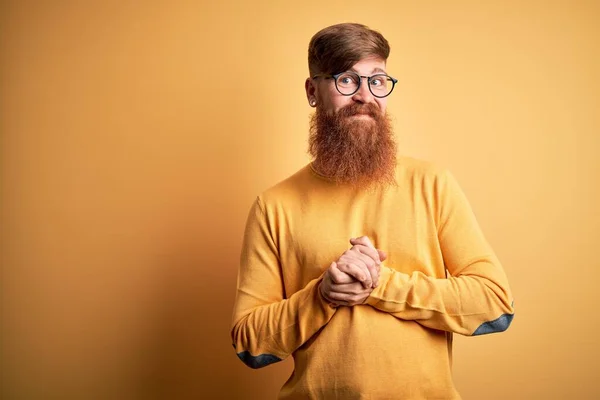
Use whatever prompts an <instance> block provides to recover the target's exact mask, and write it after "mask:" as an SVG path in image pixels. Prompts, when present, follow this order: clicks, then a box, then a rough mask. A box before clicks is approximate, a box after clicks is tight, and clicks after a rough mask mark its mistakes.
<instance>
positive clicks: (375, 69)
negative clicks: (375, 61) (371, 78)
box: [350, 67, 387, 75]
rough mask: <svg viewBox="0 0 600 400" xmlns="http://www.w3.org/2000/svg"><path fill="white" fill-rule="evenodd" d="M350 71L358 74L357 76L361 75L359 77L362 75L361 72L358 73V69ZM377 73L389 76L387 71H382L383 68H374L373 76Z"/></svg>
mask: <svg viewBox="0 0 600 400" xmlns="http://www.w3.org/2000/svg"><path fill="white" fill-rule="evenodd" d="M350 71H352V72H356V73H357V74H359V75H360V73H359V72H358V71H357V70H356V69H354V68H350ZM376 72H377V73H382V74H387V72H385V70H383V69H381V68H379V67H377V68H374V69H373V70H372V71H371V75H372V74H373V73H376Z"/></svg>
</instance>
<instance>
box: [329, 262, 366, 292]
mask: <svg viewBox="0 0 600 400" xmlns="http://www.w3.org/2000/svg"><path fill="white" fill-rule="evenodd" d="M337 267H338V268H339V270H340V271H342V272H345V273H347V274H348V275H351V276H353V277H354V278H355V279H356V280H357V281H359V282H361V283H362V284H363V286H364V287H370V286H371V285H372V284H373V281H372V279H371V273H370V272H369V270H368V269H367V266H366V265H365V264H364V263H362V262H361V261H360V260H358V259H356V260H353V261H352V262H347V263H346V262H344V263H343V264H338V265H337Z"/></svg>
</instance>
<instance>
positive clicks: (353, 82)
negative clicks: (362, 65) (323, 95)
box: [335, 72, 360, 95]
mask: <svg viewBox="0 0 600 400" xmlns="http://www.w3.org/2000/svg"><path fill="white" fill-rule="evenodd" d="M359 82H360V77H359V76H358V75H357V74H355V73H353V72H344V73H343V74H341V75H340V76H338V78H337V80H336V81H335V84H336V86H337V89H338V90H339V91H340V93H341V94H346V95H348V94H352V93H354V92H356V89H358V85H359Z"/></svg>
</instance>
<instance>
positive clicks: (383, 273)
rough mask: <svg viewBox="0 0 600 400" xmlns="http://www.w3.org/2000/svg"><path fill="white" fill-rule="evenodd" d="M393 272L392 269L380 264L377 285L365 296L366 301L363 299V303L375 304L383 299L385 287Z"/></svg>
mask: <svg viewBox="0 0 600 400" xmlns="http://www.w3.org/2000/svg"><path fill="white" fill-rule="evenodd" d="M393 274H394V270H393V269H391V268H389V267H386V266H384V265H381V270H380V271H379V285H378V286H377V287H376V288H375V289H373V291H372V292H371V294H370V295H369V297H367V301H365V304H369V305H371V306H374V305H375V304H377V303H379V302H380V301H381V299H383V296H384V293H385V290H386V288H387V285H388V283H389V282H390V279H392V275H393Z"/></svg>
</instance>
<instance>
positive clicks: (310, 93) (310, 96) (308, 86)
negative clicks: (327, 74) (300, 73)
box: [304, 78, 317, 104]
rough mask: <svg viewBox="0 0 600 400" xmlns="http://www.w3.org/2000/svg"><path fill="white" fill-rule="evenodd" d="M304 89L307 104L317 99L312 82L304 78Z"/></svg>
mask: <svg viewBox="0 0 600 400" xmlns="http://www.w3.org/2000/svg"><path fill="white" fill-rule="evenodd" d="M304 89H305V90H306V99H307V100H308V103H309V104H310V101H311V100H316V99H317V94H316V93H317V87H316V86H315V81H314V80H312V79H310V78H306V81H305V82H304Z"/></svg>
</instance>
